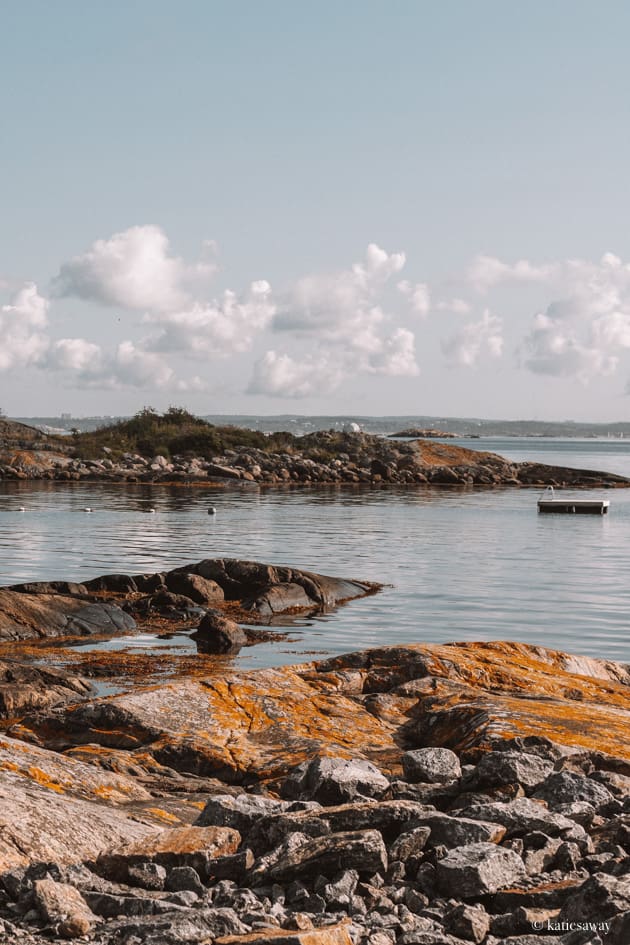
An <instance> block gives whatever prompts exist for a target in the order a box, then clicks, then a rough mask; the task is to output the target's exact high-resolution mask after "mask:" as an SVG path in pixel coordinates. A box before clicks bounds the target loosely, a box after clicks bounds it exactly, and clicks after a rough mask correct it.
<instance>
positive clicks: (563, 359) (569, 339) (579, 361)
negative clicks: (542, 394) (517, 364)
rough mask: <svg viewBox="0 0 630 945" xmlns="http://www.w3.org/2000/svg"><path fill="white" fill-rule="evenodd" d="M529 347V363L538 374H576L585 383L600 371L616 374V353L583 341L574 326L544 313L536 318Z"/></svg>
mask: <svg viewBox="0 0 630 945" xmlns="http://www.w3.org/2000/svg"><path fill="white" fill-rule="evenodd" d="M525 350H526V352H527V354H528V357H527V360H526V364H527V366H528V367H529V368H530V370H532V371H534V372H535V373H536V374H546V375H551V376H553V377H571V376H575V377H577V378H578V379H579V380H581V381H583V382H586V381H588V380H589V379H590V378H591V377H593V376H595V375H598V374H599V375H608V374H612V373H613V372H614V370H615V369H616V367H617V362H618V359H617V357H616V356H615V355H611V354H607V353H606V352H605V351H603V350H602V349H601V348H597V347H595V346H593V347H589V346H587V345H584V344H582V343H580V341H579V340H578V339H577V338H576V337H575V335H574V333H573V332H572V331H571V330H570V329H568V330H567V328H566V326H565V325H561V324H559V323H558V322H557V321H556V320H554V319H553V318H549V316H547V315H545V314H543V313H540V314H539V315H537V316H536V318H535V320H534V327H533V328H532V330H531V332H530V333H529V335H528V336H527V338H526V339H525Z"/></svg>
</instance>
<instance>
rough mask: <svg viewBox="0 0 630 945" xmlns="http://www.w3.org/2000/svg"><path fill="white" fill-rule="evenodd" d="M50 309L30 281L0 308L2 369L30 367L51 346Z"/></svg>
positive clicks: (0, 358)
mask: <svg viewBox="0 0 630 945" xmlns="http://www.w3.org/2000/svg"><path fill="white" fill-rule="evenodd" d="M48 307H49V303H48V300H47V299H46V298H44V297H43V296H42V295H40V294H39V292H38V290H37V286H36V285H35V283H34V282H28V283H27V284H26V285H24V286H23V287H22V288H21V289H20V290H19V291H18V292H17V293H16V294H15V296H14V298H13V299H12V300H11V302H10V303H9V304H7V305H3V306H2V307H1V308H0V339H1V340H2V343H1V345H0V370H2V371H6V370H9V369H11V368H15V367H28V366H29V365H31V364H37V362H38V361H40V360H41V358H42V357H43V355H44V354H45V352H46V350H47V348H48V345H49V339H48V335H47V333H46V332H45V329H46V327H47V325H48V314H47V313H48Z"/></svg>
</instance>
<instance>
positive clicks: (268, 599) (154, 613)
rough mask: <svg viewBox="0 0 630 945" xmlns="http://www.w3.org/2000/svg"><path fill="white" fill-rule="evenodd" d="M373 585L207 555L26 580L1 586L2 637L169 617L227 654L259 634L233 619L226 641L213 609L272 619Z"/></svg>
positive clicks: (105, 631)
mask: <svg viewBox="0 0 630 945" xmlns="http://www.w3.org/2000/svg"><path fill="white" fill-rule="evenodd" d="M379 587H380V585H377V584H374V583H373V582H361V581H352V580H347V579H345V578H336V577H329V576H327V575H323V574H315V573H313V572H311V571H301V570H299V569H297V568H282V567H274V566H273V565H268V564H261V563H260V562H257V561H242V560H240V559H235V558H208V559H205V560H204V561H199V562H196V563H192V564H187V565H183V566H181V567H179V568H175V569H173V570H172V571H167V572H163V573H156V574H138V575H129V574H106V575H102V576H101V577H98V578H94V579H92V580H90V581H86V582H85V583H84V584H72V583H69V582H65V581H56V582H49V581H44V582H30V583H28V584H16V585H14V586H12V587H6V588H0V641H2V640H27V639H43V638H47V637H73V636H86V635H91V634H101V635H110V636H111V635H113V634H117V633H123V632H131V631H133V630H135V629H136V619H134V618H137V620H138V621H139V622H140V623H141V624H142V625H143V626H145V625H146V624H147V623H150V622H151V620H152V619H153V618H155V617H170V618H172V619H174V620H177V621H180V622H183V623H185V624H186V625H187V626H190V623H191V621H195V626H197V627H198V628H199V629H198V633H197V634H196V639H197V640H198V644H199V649H200V650H202V651H204V652H217V653H221V652H232V653H233V652H237V651H238V649H239V647H240V646H242V645H249V644H251V643H254V642H257V638H256V635H255V633H251V632H250V633H247V632H245V631H241V630H240V628H238V626H237V625H235V626H236V630H235V629H234V627H233V628H232V641H231V644H230V645H226V643H225V640H224V639H222V632H219V629H218V628H219V627H222V628H223V630H225V627H226V626H227V625H226V624H221V622H220V619H219V618H221V611H220V610H219V611H217V609H216V608H221V607H223V606H224V605H226V602H227V605H226V606H227V608H228V610H229V618H230V619H229V622H230V623H232V624H234V620H235V619H236V620H238V619H242V620H243V621H246V622H248V623H251V622H254V623H256V622H258V623H270V622H273V619H274V617H276V616H277V615H279V614H282V615H287V614H288V615H291V614H301V613H312V612H315V611H320V612H322V611H325V610H328V609H330V608H333V607H335V606H337V605H339V604H342V603H344V602H345V601H348V600H352V599H354V598H357V597H364V596H365V595H366V594H373V593H375V591H377V590H378V589H379ZM146 592H148V593H146ZM213 615H214V622H213ZM213 626H214V631H213ZM237 631H238V632H237ZM223 636H225V633H223ZM226 639H227V637H226ZM1 682H2V677H1V675H0V686H1ZM0 692H1V690H0ZM0 699H1V695H0ZM0 711H1V702H0Z"/></svg>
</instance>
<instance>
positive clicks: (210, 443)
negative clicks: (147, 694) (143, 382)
mask: <svg viewBox="0 0 630 945" xmlns="http://www.w3.org/2000/svg"><path fill="white" fill-rule="evenodd" d="M72 441H73V447H74V452H75V454H76V455H77V456H81V457H84V458H89V457H93V458H97V457H101V456H102V454H103V450H104V449H106V450H108V451H109V452H110V453H111V455H112V458H113V459H117V458H119V457H120V456H122V454H123V453H137V454H139V455H140V456H143V457H151V456H158V455H160V456H165V457H166V458H167V459H170V458H172V457H173V456H188V457H190V456H197V457H200V458H203V459H210V458H211V457H212V456H215V455H216V454H217V453H224V452H225V450H230V449H238V448H239V447H248V448H250V449H262V450H266V451H268V452H275V451H282V450H285V449H287V448H290V447H291V446H292V445H293V444H294V442H295V437H294V436H293V435H292V434H291V433H273V434H271V435H270V436H266V435H265V434H264V433H260V432H259V431H256V430H245V429H243V428H242V427H236V426H221V427H219V426H214V425H213V424H212V423H208V422H207V421H206V420H202V419H201V418H200V417H195V416H194V414H192V413H189V411H188V410H185V409H184V408H183V407H169V408H168V410H166V411H165V412H164V413H163V414H160V413H158V411H157V410H154V408H153V407H144V408H143V409H142V410H140V411H139V412H138V413H137V414H135V416H133V417H131V418H130V419H129V420H121V421H119V422H117V423H113V424H110V425H109V426H104V427H100V428H99V429H97V430H92V431H90V432H86V433H80V432H79V431H74V432H73V434H72Z"/></svg>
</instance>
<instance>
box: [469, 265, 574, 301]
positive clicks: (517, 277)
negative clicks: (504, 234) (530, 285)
mask: <svg viewBox="0 0 630 945" xmlns="http://www.w3.org/2000/svg"><path fill="white" fill-rule="evenodd" d="M555 271H556V266H555V265H554V264H542V265H535V264H533V263H531V262H530V261H529V260H528V259H520V260H518V262H515V263H505V262H503V261H502V260H501V259H498V258H497V257H496V256H476V257H475V258H474V259H473V261H472V263H471V264H470V266H469V267H468V269H467V271H466V281H467V282H468V283H469V284H470V285H471V286H472V287H473V288H474V289H476V290H477V292H487V291H488V289H491V288H493V287H494V286H496V285H498V284H499V283H501V282H546V281H547V280H549V279H551V278H552V277H553V276H554V274H555Z"/></svg>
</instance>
